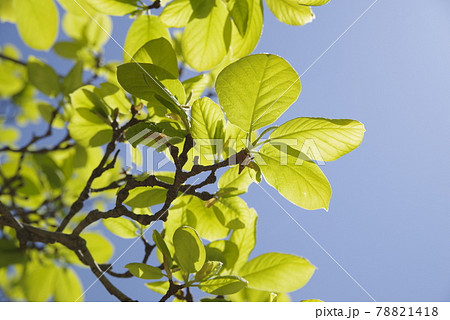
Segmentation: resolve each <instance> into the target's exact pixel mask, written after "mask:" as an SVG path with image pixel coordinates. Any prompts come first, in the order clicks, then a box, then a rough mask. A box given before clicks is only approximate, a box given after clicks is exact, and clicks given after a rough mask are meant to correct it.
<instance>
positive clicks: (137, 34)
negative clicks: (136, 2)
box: [123, 15, 170, 62]
mask: <svg viewBox="0 0 450 320" xmlns="http://www.w3.org/2000/svg"><path fill="white" fill-rule="evenodd" d="M161 37H163V38H166V39H167V40H169V41H170V34H169V30H167V27H166V26H165V25H164V24H163V23H162V22H161V20H160V19H159V17H157V16H154V15H151V16H148V15H142V16H140V17H139V18H137V19H136V20H135V21H134V22H133V24H132V25H131V27H130V29H129V30H128V34H127V37H126V39H125V45H124V50H123V61H124V62H129V61H132V59H131V58H132V57H133V56H134V54H135V53H136V52H137V51H138V50H139V49H140V48H141V47H142V46H143V45H144V44H146V43H147V42H149V41H150V40H153V39H158V38H161Z"/></svg>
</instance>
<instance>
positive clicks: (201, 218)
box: [166, 196, 229, 241]
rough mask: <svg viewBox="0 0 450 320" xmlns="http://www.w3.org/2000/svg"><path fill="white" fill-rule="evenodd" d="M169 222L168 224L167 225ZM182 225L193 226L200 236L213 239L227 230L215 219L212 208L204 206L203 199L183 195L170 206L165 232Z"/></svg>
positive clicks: (221, 236) (222, 236)
mask: <svg viewBox="0 0 450 320" xmlns="http://www.w3.org/2000/svg"><path fill="white" fill-rule="evenodd" d="M168 224H170V226H167V225H168ZM183 225H186V226H190V227H192V228H194V229H195V230H196V231H197V232H198V234H199V235H200V237H202V238H204V239H206V240H209V241H214V240H217V239H222V238H225V237H226V236H227V235H228V233H229V230H228V228H226V227H224V226H223V224H222V223H220V222H219V220H218V219H217V216H216V214H215V213H214V209H213V208H208V207H206V203H205V201H203V200H201V199H199V198H197V197H194V196H183V197H181V198H179V200H177V202H176V205H174V207H172V208H171V210H170V214H169V219H168V223H166V232H167V233H168V234H169V236H170V234H171V232H173V231H171V230H173V229H174V228H178V227H181V226H183Z"/></svg>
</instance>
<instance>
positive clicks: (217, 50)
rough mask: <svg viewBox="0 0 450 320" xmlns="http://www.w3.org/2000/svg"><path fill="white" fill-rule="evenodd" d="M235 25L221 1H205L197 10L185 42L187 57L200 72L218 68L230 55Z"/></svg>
mask: <svg viewBox="0 0 450 320" xmlns="http://www.w3.org/2000/svg"><path fill="white" fill-rule="evenodd" d="M230 40H231V23H230V20H229V18H228V10H227V7H226V5H225V3H224V2H223V1H221V0H206V1H205V0H203V1H202V2H201V5H199V7H198V9H197V10H194V13H193V15H192V18H191V19H190V20H189V23H188V24H187V26H186V28H185V29H184V32H183V37H182V39H181V48H182V51H183V57H184V59H185V61H186V63H187V64H189V65H190V66H191V67H192V68H194V69H195V70H197V71H205V70H209V69H212V68H214V67H215V66H217V65H218V64H219V63H220V62H221V61H222V60H223V58H225V55H226V54H227V52H228V47H229V45H230Z"/></svg>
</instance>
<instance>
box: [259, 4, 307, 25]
mask: <svg viewBox="0 0 450 320" xmlns="http://www.w3.org/2000/svg"><path fill="white" fill-rule="evenodd" d="M302 2H305V1H298V0H266V3H267V6H268V7H269V9H270V11H272V13H273V14H274V15H275V17H277V19H278V20H280V21H281V22H284V23H286V24H290V25H295V26H301V25H304V24H307V23H309V22H311V21H313V19H314V13H313V12H312V11H311V8H310V7H308V6H307V5H305V3H303V4H302ZM306 2H308V1H306ZM311 2H312V1H311Z"/></svg>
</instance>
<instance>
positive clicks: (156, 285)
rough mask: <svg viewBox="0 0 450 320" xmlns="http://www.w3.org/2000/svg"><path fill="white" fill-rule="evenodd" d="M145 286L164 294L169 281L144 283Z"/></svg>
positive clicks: (167, 288)
mask: <svg viewBox="0 0 450 320" xmlns="http://www.w3.org/2000/svg"><path fill="white" fill-rule="evenodd" d="M145 285H146V286H147V288H149V289H150V290H152V291H155V292H156V293H159V294H165V293H166V292H167V291H168V290H169V286H170V284H169V281H155V282H150V283H146V284H145Z"/></svg>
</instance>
